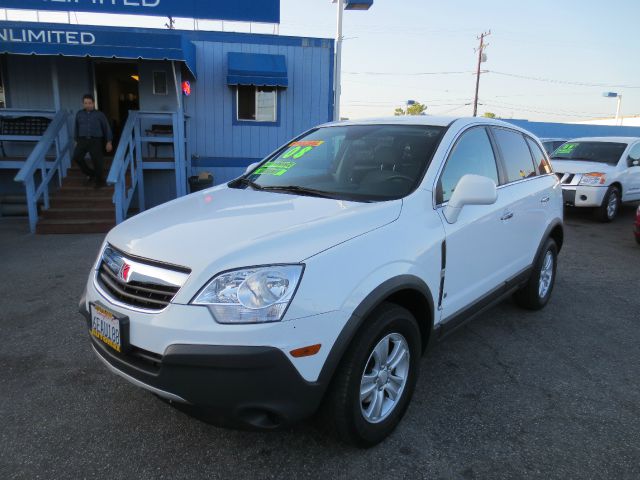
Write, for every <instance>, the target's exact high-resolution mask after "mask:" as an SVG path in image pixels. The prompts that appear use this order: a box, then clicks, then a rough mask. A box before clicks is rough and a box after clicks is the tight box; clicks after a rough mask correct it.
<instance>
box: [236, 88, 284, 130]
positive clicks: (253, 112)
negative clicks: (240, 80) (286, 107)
mask: <svg viewBox="0 0 640 480" xmlns="http://www.w3.org/2000/svg"><path fill="white" fill-rule="evenodd" d="M277 104H278V92H277V91H276V89H275V88H274V87H256V86H254V85H238V90H237V107H238V108H237V112H238V113H237V115H238V118H237V119H238V120H248V121H255V122H276V121H277V120H278V118H277V116H278V113H277V112H278V108H277V107H278V105H277Z"/></svg>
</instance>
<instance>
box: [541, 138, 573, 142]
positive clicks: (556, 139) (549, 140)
mask: <svg viewBox="0 0 640 480" xmlns="http://www.w3.org/2000/svg"><path fill="white" fill-rule="evenodd" d="M540 141H541V142H566V141H567V139H566V138H560V137H540Z"/></svg>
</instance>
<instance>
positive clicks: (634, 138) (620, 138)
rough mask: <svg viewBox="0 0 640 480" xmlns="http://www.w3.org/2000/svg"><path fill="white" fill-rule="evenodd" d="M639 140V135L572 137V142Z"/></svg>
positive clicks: (623, 141) (628, 141) (626, 141)
mask: <svg viewBox="0 0 640 480" xmlns="http://www.w3.org/2000/svg"><path fill="white" fill-rule="evenodd" d="M638 140H640V137H580V138H572V139H571V141H572V142H615V143H633V142H637V141H638Z"/></svg>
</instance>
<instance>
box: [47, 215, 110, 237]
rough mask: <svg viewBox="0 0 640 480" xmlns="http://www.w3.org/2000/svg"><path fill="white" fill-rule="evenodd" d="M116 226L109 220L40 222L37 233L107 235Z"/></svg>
mask: <svg viewBox="0 0 640 480" xmlns="http://www.w3.org/2000/svg"><path fill="white" fill-rule="evenodd" d="M114 226H115V222H114V221H109V220H79V219H73V220H60V219H56V220H47V219H45V220H40V221H39V222H38V224H37V225H36V233H38V234H41V235H50V234H75V233H107V232H108V231H109V230H111V229H112V228H113V227H114Z"/></svg>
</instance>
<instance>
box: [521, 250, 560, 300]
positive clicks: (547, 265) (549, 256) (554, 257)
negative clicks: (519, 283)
mask: <svg viewBox="0 0 640 480" xmlns="http://www.w3.org/2000/svg"><path fill="white" fill-rule="evenodd" d="M557 263H558V246H557V245H556V242H555V241H554V240H553V239H552V238H548V239H547V241H546V242H545V243H544V245H543V247H542V250H540V254H539V255H538V258H537V259H536V261H535V263H534V265H533V272H532V273H531V277H530V278H529V281H528V282H527V284H526V285H525V286H524V287H522V288H521V289H520V290H518V291H517V292H516V294H515V300H516V302H517V303H518V305H520V306H521V307H523V308H526V309H528V310H540V309H541V308H544V306H545V305H546V304H547V303H548V302H549V299H550V298H551V292H552V291H553V286H554V285H555V282H556V267H557Z"/></svg>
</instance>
